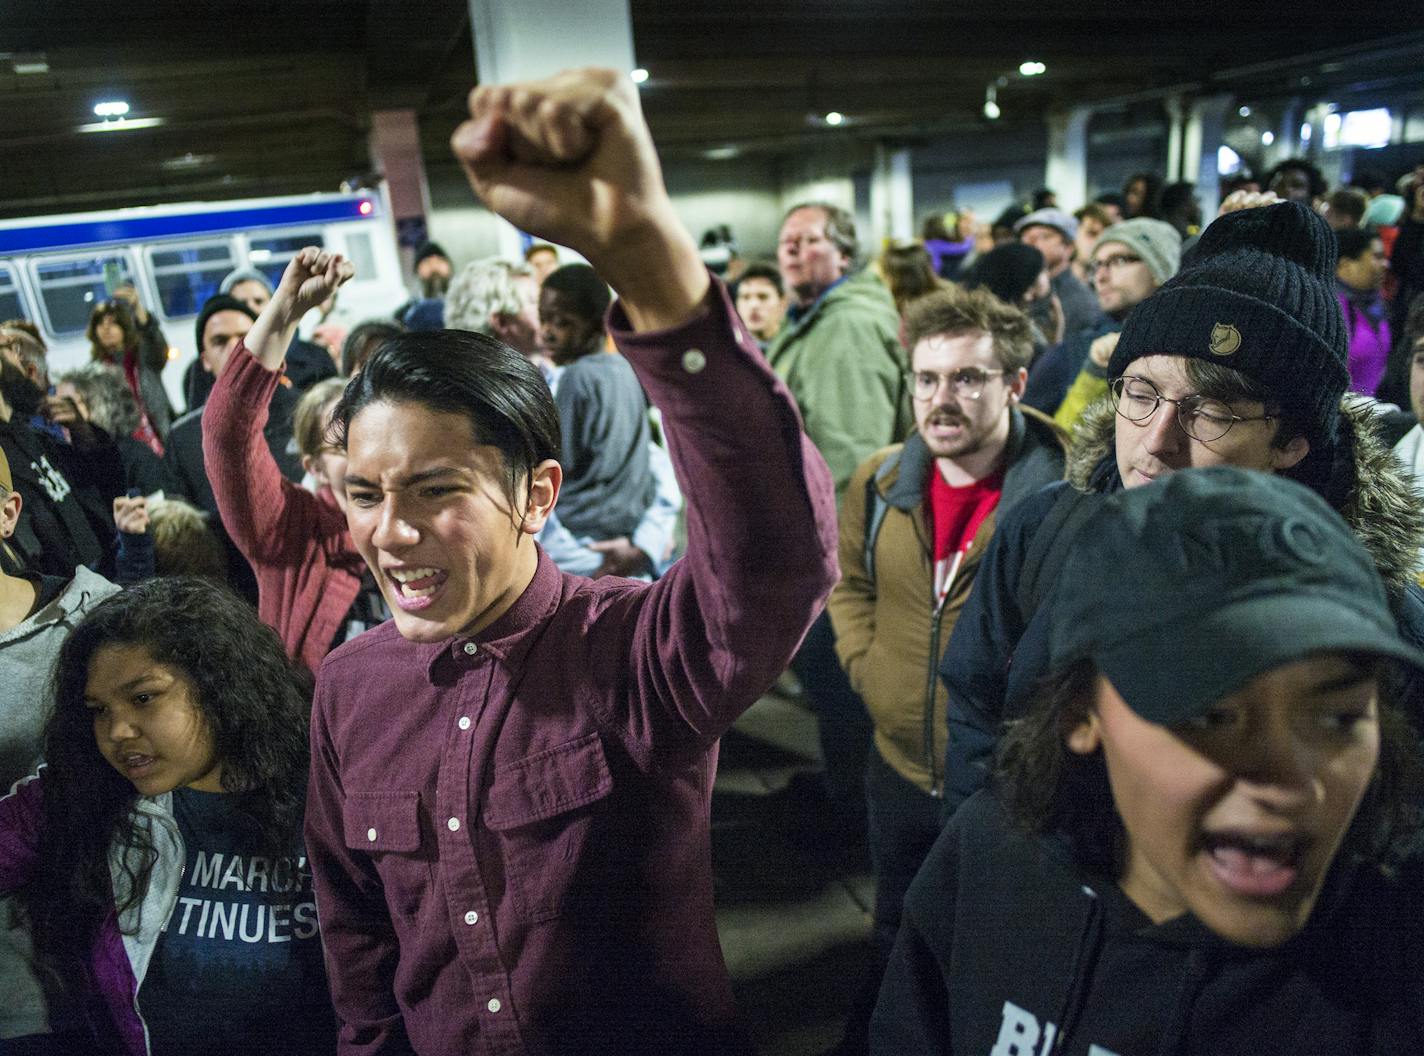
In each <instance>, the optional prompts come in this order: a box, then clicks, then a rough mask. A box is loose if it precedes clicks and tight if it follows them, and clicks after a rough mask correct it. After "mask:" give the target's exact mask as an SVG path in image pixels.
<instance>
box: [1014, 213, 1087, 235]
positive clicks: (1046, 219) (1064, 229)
mask: <svg viewBox="0 0 1424 1056" xmlns="http://www.w3.org/2000/svg"><path fill="white" fill-rule="evenodd" d="M1029 227H1051V228H1053V229H1054V230H1055V231H1057V232H1059V233H1060V234H1061V235H1062V236H1063V237H1064V238H1065V239H1067V240H1068V241H1069V242H1072V241H1073V239H1075V238H1077V237H1078V221H1076V220H1074V219H1073V218H1072V217H1071V216H1069V215H1068V214H1067V213H1065V212H1064V211H1063V210H1062V209H1035V210H1034V211H1033V212H1031V213H1029V214H1028V216H1026V217H1024V218H1023V219H1022V220H1020V221H1018V223H1016V224H1014V234H1016V235H1021V234H1023V232H1024V229H1025V228H1029Z"/></svg>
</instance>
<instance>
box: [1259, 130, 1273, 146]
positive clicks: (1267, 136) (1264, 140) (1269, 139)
mask: <svg viewBox="0 0 1424 1056" xmlns="http://www.w3.org/2000/svg"><path fill="white" fill-rule="evenodd" d="M1275 141H1276V134H1275V133H1274V132H1262V133H1261V146H1263V147H1269V146H1270V145H1271V144H1272V143H1274V142H1275Z"/></svg>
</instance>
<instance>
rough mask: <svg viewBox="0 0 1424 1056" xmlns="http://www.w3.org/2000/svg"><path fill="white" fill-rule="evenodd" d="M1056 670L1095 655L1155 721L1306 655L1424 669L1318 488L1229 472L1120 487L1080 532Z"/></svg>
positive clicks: (1053, 638) (1178, 717)
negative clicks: (1347, 656)
mask: <svg viewBox="0 0 1424 1056" xmlns="http://www.w3.org/2000/svg"><path fill="white" fill-rule="evenodd" d="M1049 652H1050V657H1051V661H1052V665H1053V668H1054V669H1055V670H1061V669H1062V668H1063V667H1064V666H1066V665H1068V664H1070V663H1073V662H1074V661H1076V660H1080V659H1083V658H1085V657H1087V658H1091V659H1092V660H1093V662H1094V663H1095V664H1096V665H1097V668H1098V670H1099V671H1101V672H1102V673H1103V674H1104V675H1106V676H1107V678H1108V680H1109V681H1110V682H1112V684H1113V686H1114V688H1116V689H1117V691H1118V693H1119V694H1121V696H1122V698H1123V699H1124V700H1125V701H1126V702H1127V703H1128V705H1129V706H1130V707H1131V708H1132V710H1133V711H1135V712H1136V713H1137V714H1138V715H1139V716H1141V717H1142V718H1144V719H1146V720H1148V721H1149V722H1154V723H1158V724H1160V725H1164V726H1171V725H1175V724H1177V723H1180V722H1183V721H1185V720H1187V719H1190V718H1193V717H1195V716H1197V715H1201V714H1203V713H1205V712H1206V711H1207V710H1209V709H1210V708H1211V707H1212V706H1213V705H1214V704H1215V703H1216V702H1217V701H1219V700H1221V699H1222V698H1223V697H1225V696H1227V695H1229V694H1231V693H1233V692H1235V691H1236V690H1238V689H1240V688H1241V687H1242V686H1243V685H1245V684H1246V683H1247V682H1249V681H1250V680H1251V679H1253V678H1255V677H1256V676H1257V675H1260V674H1263V673H1265V672H1266V671H1269V670H1271V669H1272V668H1275V667H1279V666H1281V665H1282V664H1287V663H1290V662H1292V661H1295V660H1299V659H1302V658H1303V657H1305V656H1307V655H1310V654H1312V653H1320V652H1360V653H1371V654H1375V655H1379V656H1384V657H1391V658H1394V659H1396V660H1400V661H1403V662H1405V663H1407V664H1412V665H1414V666H1416V667H1421V668H1424V652H1420V651H1419V650H1418V649H1415V648H1414V647H1412V646H1410V645H1408V644H1407V643H1406V642H1404V640H1403V639H1401V638H1400V636H1399V632H1398V630H1397V628H1396V624H1395V619H1394V616H1393V614H1392V613H1391V612H1390V608H1389V602H1388V599H1387V596H1386V594H1385V589H1384V584H1383V583H1382V582H1381V580H1380V577H1379V573H1378V572H1377V571H1376V569H1375V566H1374V562H1373V561H1372V560H1371V559H1370V556H1369V554H1368V553H1366V551H1365V549H1364V547H1362V546H1361V545H1360V543H1359V542H1358V541H1357V540H1356V539H1355V537H1354V535H1353V534H1352V533H1351V531H1350V529H1349V527H1348V526H1347V525H1346V524H1345V522H1344V521H1343V520H1342V519H1341V518H1340V516H1339V514H1337V513H1336V512H1335V511H1334V510H1332V509H1331V508H1330V507H1329V506H1328V505H1326V503H1325V501H1324V500H1323V499H1321V498H1320V496H1318V495H1317V494H1315V493H1314V492H1313V491H1311V490H1309V489H1308V488H1306V487H1303V486H1302V485H1300V484H1297V483H1295V482H1294V481H1291V480H1288V479H1286V478H1284V477H1279V476H1273V475H1271V474H1268V473H1260V472H1253V471H1250V470H1243V469H1235V468H1231V467H1215V468H1212V469H1190V470H1183V471H1181V472H1177V473H1173V474H1171V475H1170V476H1168V477H1167V478H1165V479H1164V480H1160V481H1157V482H1155V483H1152V484H1148V485H1145V486H1143V487H1139V488H1132V489H1129V490H1127V491H1123V492H1119V493H1118V494H1116V495H1114V496H1112V497H1111V498H1110V499H1108V500H1106V501H1105V502H1104V503H1103V506H1102V508H1101V509H1099V510H1098V511H1097V512H1095V513H1094V514H1093V515H1092V516H1091V517H1090V518H1089V520H1088V521H1087V522H1085V523H1084V525H1083V530H1082V531H1081V532H1079V534H1078V541H1077V542H1076V544H1075V547H1074V550H1073V552H1072V554H1071V555H1070V556H1069V558H1068V560H1067V561H1066V562H1065V564H1064V568H1063V573H1062V576H1061V577H1060V579H1059V581H1058V584H1057V586H1056V587H1055V602H1054V624H1053V628H1052V631H1051V632H1050V636H1049Z"/></svg>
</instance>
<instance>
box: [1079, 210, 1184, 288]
mask: <svg viewBox="0 0 1424 1056" xmlns="http://www.w3.org/2000/svg"><path fill="white" fill-rule="evenodd" d="M1107 242H1120V243H1122V244H1123V245H1124V246H1126V247H1127V248H1128V249H1130V250H1132V251H1133V252H1134V253H1136V254H1137V255H1138V256H1139V257H1141V258H1142V263H1144V264H1146V265H1147V267H1148V268H1149V269H1150V270H1151V272H1152V277H1153V278H1154V279H1156V280H1157V285H1158V286H1161V285H1162V284H1163V283H1164V282H1166V281H1167V280H1168V279H1170V278H1171V277H1172V276H1173V275H1175V274H1177V266H1178V265H1179V264H1181V262H1182V236H1181V235H1179V234H1177V229H1176V228H1175V227H1173V226H1172V225H1171V224H1169V223H1167V222H1166V221H1165V220H1153V219H1152V218H1151V217H1148V216H1138V217H1134V218H1133V219H1131V220H1124V221H1122V223H1120V224H1113V225H1112V227H1110V228H1108V229H1107V230H1106V231H1104V232H1103V233H1102V234H1101V235H1100V236H1099V237H1098V241H1097V242H1096V243H1095V244H1094V246H1093V255H1094V256H1097V253H1098V248H1099V247H1100V246H1102V245H1103V244H1104V243H1107Z"/></svg>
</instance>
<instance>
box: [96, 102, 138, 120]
mask: <svg viewBox="0 0 1424 1056" xmlns="http://www.w3.org/2000/svg"><path fill="white" fill-rule="evenodd" d="M128 112H129V104H128V103H126V102H124V100H122V99H108V100H105V101H104V102H102V103H95V104H94V116H95V117H123V116H124V115H125V114H127V113H128Z"/></svg>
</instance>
